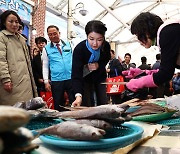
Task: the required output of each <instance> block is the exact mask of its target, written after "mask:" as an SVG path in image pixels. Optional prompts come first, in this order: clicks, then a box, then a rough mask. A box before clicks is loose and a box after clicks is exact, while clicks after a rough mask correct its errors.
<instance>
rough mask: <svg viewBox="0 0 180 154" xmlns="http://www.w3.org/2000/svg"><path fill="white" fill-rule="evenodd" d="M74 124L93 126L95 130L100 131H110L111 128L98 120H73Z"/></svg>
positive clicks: (106, 123)
mask: <svg viewBox="0 0 180 154" xmlns="http://www.w3.org/2000/svg"><path fill="white" fill-rule="evenodd" d="M73 121H74V122H76V123H78V124H87V125H89V126H93V127H96V128H101V129H110V128H112V125H111V124H110V123H108V122H106V121H104V120H98V119H92V120H91V119H79V120H73Z"/></svg>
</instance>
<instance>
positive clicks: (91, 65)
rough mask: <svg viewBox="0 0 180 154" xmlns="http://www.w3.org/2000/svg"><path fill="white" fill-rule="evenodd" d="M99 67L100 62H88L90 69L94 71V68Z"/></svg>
mask: <svg viewBox="0 0 180 154" xmlns="http://www.w3.org/2000/svg"><path fill="white" fill-rule="evenodd" d="M98 68H99V64H98V63H89V64H88V69H89V71H94V70H97V69H98Z"/></svg>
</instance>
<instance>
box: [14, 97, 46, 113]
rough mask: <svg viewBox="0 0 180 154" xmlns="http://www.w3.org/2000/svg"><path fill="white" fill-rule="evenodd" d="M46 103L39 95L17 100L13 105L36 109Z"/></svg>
mask: <svg viewBox="0 0 180 154" xmlns="http://www.w3.org/2000/svg"><path fill="white" fill-rule="evenodd" d="M45 105H46V103H45V102H44V101H43V99H42V98H41V97H35V98H32V99H30V100H29V101H27V102H17V103H16V104H14V107H17V108H23V109H25V110H36V109H39V108H42V107H44V106H45Z"/></svg>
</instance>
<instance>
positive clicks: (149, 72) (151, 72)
mask: <svg viewBox="0 0 180 154" xmlns="http://www.w3.org/2000/svg"><path fill="white" fill-rule="evenodd" d="M158 71H159V69H157V70H145V73H146V74H147V75H151V74H153V73H157V72H158Z"/></svg>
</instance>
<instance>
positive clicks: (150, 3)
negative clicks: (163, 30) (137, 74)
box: [46, 0, 180, 50]
mask: <svg viewBox="0 0 180 154" xmlns="http://www.w3.org/2000/svg"><path fill="white" fill-rule="evenodd" d="M71 2H72V13H73V14H72V15H73V21H74V25H73V26H78V27H81V28H84V26H85V25H86V23H87V22H88V21H90V20H94V19H96V20H101V21H102V22H103V23H104V24H106V27H107V29H108V30H107V32H106V39H107V40H108V41H110V42H111V41H112V42H116V44H119V45H123V46H126V47H129V46H130V45H131V46H133V48H134V50H135V48H136V49H137V46H138V45H139V44H138V45H137V44H136V42H137V40H136V38H135V37H134V36H133V35H132V34H131V33H130V25H131V22H132V21H133V19H134V18H135V17H136V16H137V15H139V13H141V12H146V11H149V12H152V13H155V14H157V15H159V16H160V17H161V18H162V19H163V20H167V19H180V0H71ZM78 3H83V4H84V9H86V10H87V11H88V13H87V15H86V16H82V15H81V14H80V13H79V10H80V8H78V7H79V6H80V5H78ZM46 6H47V7H46V8H47V11H49V12H51V13H53V14H55V15H57V16H59V17H60V18H64V19H67V14H68V0H47V5H46ZM134 42H135V43H134Z"/></svg>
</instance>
